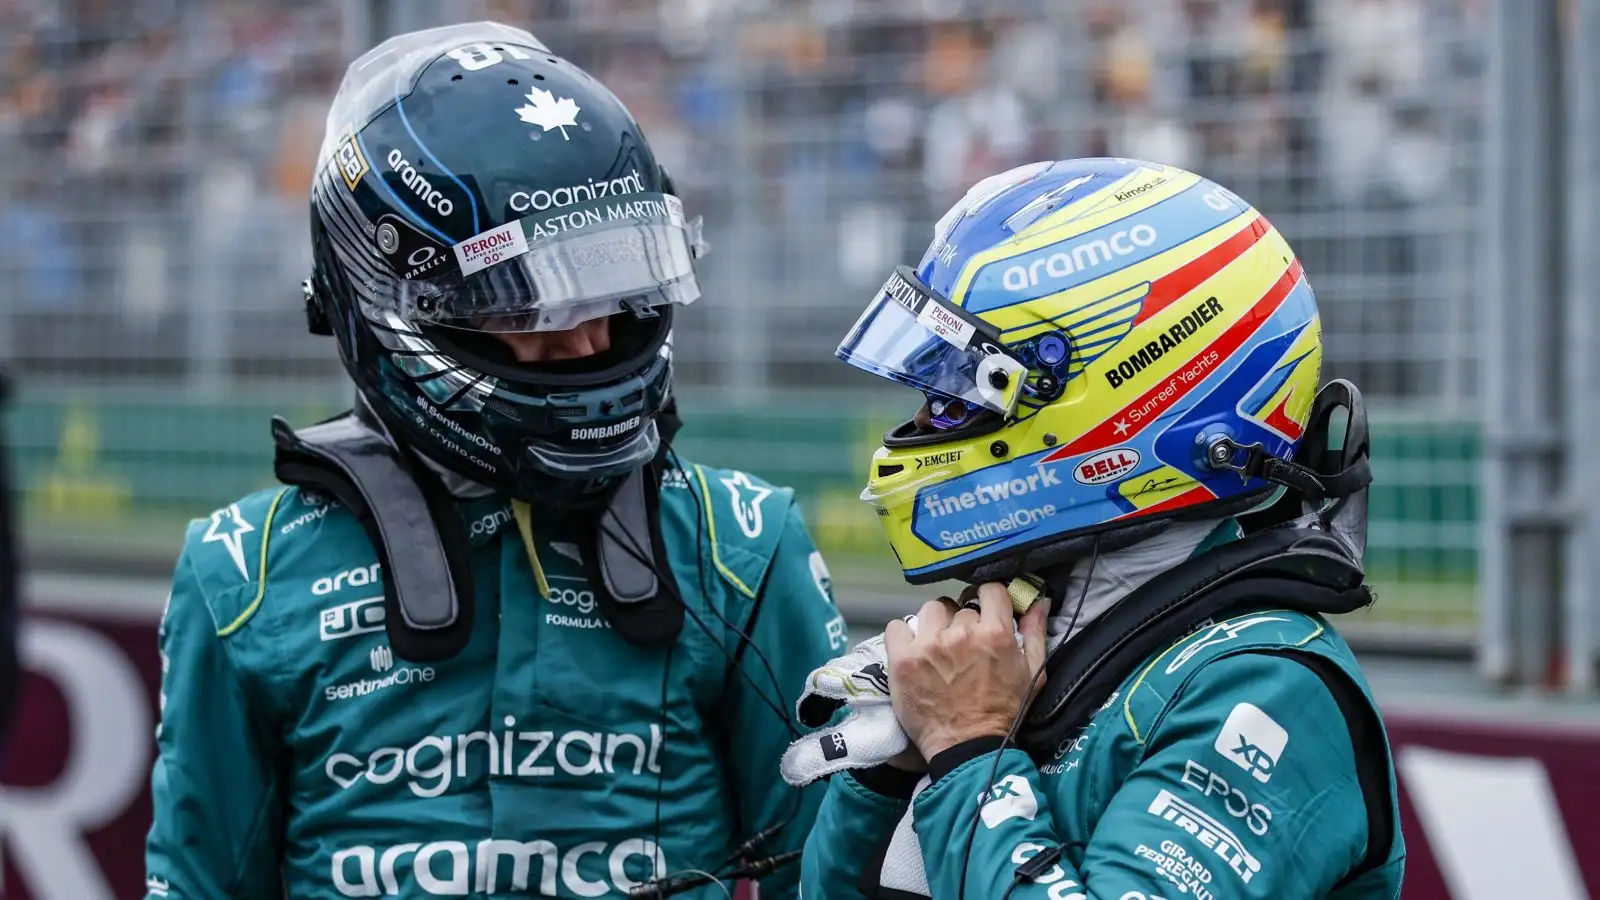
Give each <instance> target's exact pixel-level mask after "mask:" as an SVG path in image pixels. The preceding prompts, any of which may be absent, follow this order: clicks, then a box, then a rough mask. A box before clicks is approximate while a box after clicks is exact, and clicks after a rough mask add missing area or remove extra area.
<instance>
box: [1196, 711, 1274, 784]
mask: <svg viewBox="0 0 1600 900" xmlns="http://www.w3.org/2000/svg"><path fill="white" fill-rule="evenodd" d="M1288 743H1289V732H1288V731H1285V730H1284V728H1283V726H1282V725H1279V724H1278V723H1277V722H1276V721H1274V720H1273V718H1272V717H1271V716H1269V715H1267V714H1266V713H1265V712H1263V711H1262V710H1261V708H1260V707H1259V706H1256V705H1255V704H1253V703H1240V704H1239V705H1238V706H1235V707H1234V708H1233V712H1231V713H1229V714H1228V720H1227V721H1226V722H1223V723H1222V731H1221V732H1219V733H1218V734H1217V740H1216V743H1215V744H1214V745H1213V747H1214V748H1215V749H1216V751H1217V752H1218V753H1220V754H1222V755H1223V757H1224V758H1226V759H1228V760H1229V761H1231V762H1232V763H1233V764H1234V765H1236V766H1238V767H1239V768H1241V769H1243V770H1245V771H1246V772H1249V773H1250V777H1251V778H1254V779H1255V780H1257V781H1259V782H1261V783H1262V784H1266V783H1267V782H1268V781H1270V780H1271V779H1272V770H1273V769H1274V768H1276V767H1277V765H1278V760H1279V759H1282V758H1283V748H1284V747H1285V746H1287V745H1288Z"/></svg>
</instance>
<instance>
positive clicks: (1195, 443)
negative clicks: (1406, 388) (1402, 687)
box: [836, 159, 1322, 584]
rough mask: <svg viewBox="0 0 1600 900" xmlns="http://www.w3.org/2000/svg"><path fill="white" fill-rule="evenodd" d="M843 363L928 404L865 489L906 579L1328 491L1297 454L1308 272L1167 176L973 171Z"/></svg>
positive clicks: (1313, 367)
mask: <svg viewBox="0 0 1600 900" xmlns="http://www.w3.org/2000/svg"><path fill="white" fill-rule="evenodd" d="M836 355H837V356H838V357H839V358H840V359H842V360H844V361H845V362H848V363H850V364H851V365H853V366H857V367H859V368H861V369H865V370H866V371H868V372H872V373H873V374H876V375H879V376H881V377H884V378H888V379H891V380H893V381H896V382H899V383H901V384H905V385H908V386H910V387H913V388H915V389H917V390H918V391H920V392H922V394H923V395H924V398H925V400H926V403H925V405H924V406H923V408H922V410H921V411H920V412H919V413H918V415H917V417H916V418H915V419H913V420H911V421H908V422H906V423H904V424H902V425H900V426H899V427H897V428H895V429H893V430H891V431H890V432H889V433H888V434H886V435H885V436H884V440H883V446H882V447H881V448H879V449H878V450H877V451H876V452H875V453H874V454H873V458H872V463H871V471H870V473H869V476H868V484H867V487H866V490H865V491H864V492H863V493H862V499H864V500H866V501H868V502H869V503H871V504H872V505H873V506H874V507H875V508H876V510H877V512H878V515H879V517H880V521H881V522H882V524H883V527H884V529H885V531H886V533H887V535H888V538H889V542H890V544H891V545H892V546H893V547H894V550H895V553H896V555H897V556H898V557H899V559H900V563H901V567H902V569H903V570H904V573H905V577H906V579H907V580H908V581H911V582H913V583H919V584H920V583H927V582H931V581H938V580H942V579H946V578H961V579H965V580H969V581H977V580H987V579H991V578H1003V577H1009V576H1012V575H1018V574H1023V573H1026V572H1033V571H1039V570H1040V569H1041V568H1042V567H1044V566H1046V565H1051V564H1059V563H1060V562H1063V561H1065V560H1066V559H1068V558H1070V557H1072V556H1073V555H1082V554H1083V553H1084V551H1085V548H1086V544H1085V543H1084V542H1085V540H1086V539H1090V538H1092V539H1094V540H1096V541H1101V540H1111V541H1113V542H1117V538H1118V537H1121V538H1123V539H1124V540H1122V541H1120V542H1118V543H1124V544H1125V543H1129V542H1131V540H1132V539H1137V538H1138V537H1140V536H1143V535H1148V534H1150V533H1152V532H1153V531H1154V530H1157V529H1159V528H1160V527H1164V526H1165V523H1166V522H1167V521H1169V520H1171V519H1173V518H1177V517H1193V518H1199V517H1217V518H1221V517H1225V516H1229V515H1234V514H1237V513H1240V512H1243V511H1245V510H1247V509H1250V508H1252V507H1256V506H1259V505H1260V504H1262V503H1263V501H1266V500H1267V499H1269V497H1270V495H1271V493H1272V492H1273V491H1274V490H1275V489H1276V488H1277V487H1278V485H1284V484H1288V485H1291V486H1294V487H1299V488H1301V489H1302V490H1303V491H1305V492H1308V493H1313V494H1314V493H1316V492H1317V491H1318V490H1319V489H1320V487H1319V486H1318V485H1317V484H1316V483H1315V478H1314V477H1312V473H1311V472H1309V471H1308V470H1306V469H1304V468H1303V467H1300V466H1297V465H1295V464H1293V463H1291V462H1289V461H1290V460H1292V459H1293V458H1294V457H1295V453H1296V450H1297V445H1298V444H1299V443H1300V441H1301V439H1302V437H1303V436H1304V435H1305V433H1306V429H1307V425H1308V420H1309V419H1310V417H1311V415H1312V406H1313V400H1314V399H1315V398H1316V396H1317V394H1318V386H1319V379H1320V375H1321V366H1322V329H1321V323H1320V321H1319V318H1318V314H1317V302H1316V298H1315V296H1314V295H1313V294H1312V291H1311V285H1310V284H1309V283H1308V282H1307V281H1306V277H1305V274H1304V272H1303V271H1302V270H1301V266H1300V263H1299V261H1298V260H1297V259H1296V258H1295V255H1294V251H1292V250H1291V249H1290V248H1289V244H1288V242H1287V241H1285V240H1284V239H1283V237H1282V236H1281V235H1280V234H1279V233H1278V231H1277V230H1276V229H1275V228H1273V227H1272V225H1271V224H1270V223H1269V222H1268V221H1267V220H1266V218H1265V217H1263V216H1262V215H1261V214H1260V213H1259V212H1257V211H1256V210H1255V209H1254V208H1252V207H1251V206H1250V204H1248V203H1246V202H1244V201H1243V200H1241V199H1240V198H1239V197H1238V196H1236V195H1234V194H1233V193H1232V192H1230V191H1229V190H1227V189H1226V188H1224V187H1221V186H1220V185H1217V184H1214V183H1212V182H1210V181H1208V180H1206V179H1204V178H1201V177H1200V176H1198V175H1195V174H1192V173H1190V172H1186V171H1183V170H1181V169H1176V168H1173V167H1171V166H1162V165H1156V164H1154V163H1148V162H1140V161H1138V160H1130V159H1075V160H1067V161H1060V162H1042V163H1036V164H1033V165H1028V166H1022V167H1020V168H1017V169H1013V170H1011V171H1009V172H1005V173H1003V174H1000V175H996V176H993V177H991V178H988V179H985V180H984V181H982V182H980V183H979V184H977V185H976V186H974V187H973V188H972V189H971V190H970V191H969V192H968V193H967V194H966V196H965V197H963V198H962V199H961V201H960V202H958V203H957V204H956V205H955V207H954V208H952V209H951V210H950V212H949V213H947V214H946V215H945V216H944V217H943V218H942V219H941V220H940V221H939V223H938V224H937V225H936V226H935V235H934V240H933V243H932V244H931V245H930V246H929V247H928V250H927V252H926V253H925V254H924V256H923V258H922V261H921V262H920V263H919V264H918V265H917V266H916V268H914V269H913V268H911V267H909V266H902V267H900V268H899V269H898V270H896V271H895V273H894V274H893V275H891V276H890V277H889V279H888V281H887V282H886V283H885V284H884V286H883V288H882V290H881V291H879V293H878V295H877V296H876V297H874V298H873V300H872V302H871V305H870V306H869V307H868V308H867V310H866V311H865V312H864V313H863V314H862V315H861V317H860V319H859V320H857V322H856V324H855V326H854V327H853V328H851V329H850V331H849V333H848V334H847V335H846V336H845V338H844V340H843V342H842V343H840V345H839V349H838V351H837V354H836ZM1308 478H1309V479H1310V481H1309V482H1308V481H1307V479H1308ZM1111 546H1112V544H1106V545H1104V546H1103V549H1110V548H1111Z"/></svg>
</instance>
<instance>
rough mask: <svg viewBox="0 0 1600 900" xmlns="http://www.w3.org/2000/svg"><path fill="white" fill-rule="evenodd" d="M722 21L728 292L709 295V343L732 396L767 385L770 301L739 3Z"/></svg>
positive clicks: (719, 60)
mask: <svg viewBox="0 0 1600 900" xmlns="http://www.w3.org/2000/svg"><path fill="white" fill-rule="evenodd" d="M719 19H720V20H721V24H720V27H719V28H718V29H717V33H719V34H723V35H727V36H728V38H729V39H728V40H721V41H714V42H713V44H712V48H713V49H712V51H711V52H712V53H713V54H714V56H715V61H714V62H713V63H712V65H713V66H714V67H715V69H716V72H717V79H718V81H720V82H721V87H722V90H723V91H725V92H726V94H727V96H728V98H729V110H728V113H729V114H728V117H727V120H726V121H727V122H728V134H727V139H728V149H729V156H730V158H731V160H732V165H731V166H730V167H729V171H728V172H727V173H726V174H725V176H724V181H725V183H726V185H727V191H728V200H729V203H728V218H729V221H728V228H727V230H726V231H725V232H724V233H725V234H727V235H728V243H729V245H730V246H729V247H728V248H727V249H726V250H723V249H722V248H715V249H716V252H718V253H723V252H726V253H727V254H728V259H727V261H726V262H725V265H726V266H727V270H726V271H727V279H726V281H725V282H724V284H725V285H726V286H727V287H726V288H725V290H728V294H727V295H725V296H722V297H716V298H713V299H714V300H715V302H716V304H717V307H718V308H719V309H720V310H721V311H722V314H723V315H724V316H725V317H726V318H725V319H724V321H723V325H722V326H719V328H718V330H719V331H720V332H721V333H720V334H712V335H709V336H708V341H707V343H708V347H709V349H710V351H711V353H712V355H713V358H716V357H720V358H721V359H722V365H721V366H720V367H718V368H719V370H720V371H719V372H718V374H720V375H721V378H722V384H720V385H717V388H718V393H722V392H724V391H725V392H726V393H727V395H728V396H730V398H731V399H734V400H736V401H746V400H753V399H756V398H759V397H761V396H762V395H763V394H764V393H765V391H766V388H767V364H768V362H769V361H770V358H771V353H770V348H771V340H772V336H771V335H770V334H769V331H768V330H769V328H770V327H771V326H770V325H768V322H769V317H767V316H764V315H763V314H762V311H763V309H764V307H766V305H767V304H770V303H771V295H770V294H769V293H767V292H765V291H763V290H762V288H761V285H762V284H763V279H762V278H761V276H760V275H759V274H758V273H757V259H756V254H757V242H758V241H759V240H760V235H761V232H762V228H761V215H760V208H761V206H760V203H761V192H762V190H761V189H762V185H761V175H760V173H759V172H758V171H757V166H756V153H755V148H754V145H753V135H752V129H753V125H754V123H753V122H751V119H750V117H751V116H752V115H754V113H753V112H752V111H751V109H750V106H749V104H748V103H747V102H746V100H747V98H746V91H747V87H746V85H747V84H748V83H749V79H748V78H746V77H745V74H744V72H743V71H742V70H741V66H740V63H741V60H742V57H741V52H740V49H739V44H740V42H739V41H738V40H735V39H734V38H735V36H736V35H738V33H739V31H740V29H742V28H743V26H744V17H743V16H742V15H741V14H740V12H739V10H738V7H736V6H735V7H730V8H728V9H727V10H726V11H725V12H723V13H721V14H719Z"/></svg>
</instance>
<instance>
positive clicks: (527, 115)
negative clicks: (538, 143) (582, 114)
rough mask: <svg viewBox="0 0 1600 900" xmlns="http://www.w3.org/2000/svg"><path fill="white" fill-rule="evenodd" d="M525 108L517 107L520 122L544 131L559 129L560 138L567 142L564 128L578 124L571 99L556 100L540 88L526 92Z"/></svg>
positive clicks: (577, 109)
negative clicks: (526, 101)
mask: <svg viewBox="0 0 1600 900" xmlns="http://www.w3.org/2000/svg"><path fill="white" fill-rule="evenodd" d="M528 104H529V105H527V106H519V107H517V115H518V116H520V117H521V118H522V121H524V122H527V123H528V124H530V125H538V126H539V127H540V128H543V129H544V130H545V131H549V130H551V129H553V128H560V129H561V136H562V137H563V138H566V139H567V140H569V141H570V140H572V138H570V137H568V136H567V129H566V126H568V125H577V124H578V112H579V107H578V104H577V103H575V102H573V100H572V98H571V97H562V98H561V99H560V100H557V99H556V95H555V94H552V93H550V92H549V91H546V90H541V89H540V88H534V89H533V90H531V91H529V92H528Z"/></svg>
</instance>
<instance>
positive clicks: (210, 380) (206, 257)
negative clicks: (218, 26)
mask: <svg viewBox="0 0 1600 900" xmlns="http://www.w3.org/2000/svg"><path fill="white" fill-rule="evenodd" d="M181 8H182V10H183V11H182V13H181V14H180V15H181V22H182V24H181V26H180V31H179V40H181V41H182V42H183V49H182V51H181V52H182V54H183V58H184V71H185V72H189V73H191V77H188V78H185V79H184V81H183V84H184V87H183V99H182V103H183V155H184V156H185V157H186V158H187V159H188V160H189V162H188V164H187V165H186V166H185V171H188V172H191V173H195V174H194V176H193V177H190V178H186V179H184V182H185V188H184V192H185V193H186V194H187V198H186V199H187V202H186V203H185V204H184V205H185V207H186V208H187V209H188V210H190V214H189V215H188V216H187V217H186V221H185V222H184V223H182V224H179V225H177V226H175V227H176V229H178V230H179V231H180V233H185V234H186V237H187V241H186V246H189V247H192V248H202V249H201V251H200V252H192V253H190V254H188V261H187V265H186V266H185V271H184V274H185V277H184V289H185V294H186V298H187V300H188V306H189V328H188V334H187V339H188V347H187V348H186V349H187V356H188V359H189V369H188V376H189V377H188V388H189V391H190V393H192V394H194V395H196V396H199V397H207V398H215V397H222V396H226V395H227V393H228V385H227V379H228V376H229V371H230V369H231V368H232V367H231V365H230V364H229V363H230V360H231V358H232V355H233V354H232V352H231V345H232V341H231V340H230V338H231V337H232V325H231V319H232V317H231V316H230V315H229V312H230V310H229V307H230V306H232V304H233V303H234V298H233V294H232V292H231V291H230V290H229V285H228V283H227V278H226V277H225V269H226V266H227V264H228V260H229V256H228V250H230V249H231V248H229V247H228V246H227V244H226V242H225V241H226V239H225V237H223V236H220V235H218V234H215V233H213V229H212V228H211V227H210V226H211V225H213V222H211V221H208V220H209V219H211V218H212V217H213V216H214V215H215V213H214V212H213V211H212V209H211V204H210V202H209V199H210V198H209V197H208V191H207V190H206V187H207V185H206V179H205V177H204V176H203V175H202V174H200V173H204V172H206V171H207V167H206V166H205V165H203V163H204V162H205V157H206V148H205V147H203V146H202V145H201V135H203V134H205V133H206V131H207V126H208V125H209V124H210V123H209V122H208V121H206V118H205V110H206V109H207V105H206V96H205V90H206V88H207V87H208V86H209V83H208V82H207V80H206V79H204V78H202V77H200V75H199V73H202V72H205V71H206V65H207V62H208V60H207V58H206V55H207V54H206V48H207V47H210V46H212V45H213V42H212V41H211V40H209V35H208V34H207V33H206V28H207V26H208V25H210V24H211V21H212V20H211V18H210V17H209V16H207V15H206V6H205V4H204V3H200V2H198V0H188V2H185V3H184V4H183V5H182V7H181ZM225 231H226V230H225Z"/></svg>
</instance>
